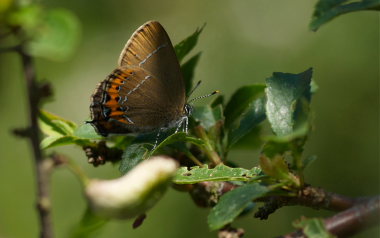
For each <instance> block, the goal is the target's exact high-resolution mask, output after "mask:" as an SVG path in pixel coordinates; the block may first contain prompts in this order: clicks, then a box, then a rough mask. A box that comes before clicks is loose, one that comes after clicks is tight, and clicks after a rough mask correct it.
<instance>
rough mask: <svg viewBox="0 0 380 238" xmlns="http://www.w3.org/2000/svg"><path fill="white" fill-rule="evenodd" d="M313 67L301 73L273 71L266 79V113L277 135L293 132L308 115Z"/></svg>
mask: <svg viewBox="0 0 380 238" xmlns="http://www.w3.org/2000/svg"><path fill="white" fill-rule="evenodd" d="M311 76H312V69H311V68H310V69H308V70H306V71H305V72H302V73H300V74H289V73H273V76H272V77H270V78H268V79H267V80H266V83H267V88H266V90H265V92H266V95H267V103H266V115H267V118H268V120H269V122H270V124H271V127H272V129H273V131H274V133H275V134H276V135H277V136H286V135H289V134H292V133H293V131H294V130H295V129H296V128H297V126H298V124H300V123H304V120H305V117H307V115H305V114H307V111H306V109H305V108H306V106H308V102H309V101H310V99H311V92H310V82H311Z"/></svg>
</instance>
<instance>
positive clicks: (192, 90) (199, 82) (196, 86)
mask: <svg viewBox="0 0 380 238" xmlns="http://www.w3.org/2000/svg"><path fill="white" fill-rule="evenodd" d="M201 83H202V81H201V80H199V81H198V83H197V85H195V87H194V88H193V89H191V91H190V93H189V96H188V98H189V97H190V96H191V95H192V94H193V92H194V91H195V89H197V88H198V87H199V85H201Z"/></svg>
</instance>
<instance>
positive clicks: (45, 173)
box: [18, 48, 53, 238]
mask: <svg viewBox="0 0 380 238" xmlns="http://www.w3.org/2000/svg"><path fill="white" fill-rule="evenodd" d="M18 52H19V53H20V56H21V59H22V66H23V71H24V74H25V79H26V86H27V92H28V103H29V121H30V122H29V123H30V125H29V128H28V130H27V131H28V132H29V138H30V142H31V144H32V149H33V155H34V162H35V163H34V164H35V172H36V180H37V181H36V182H37V209H38V213H39V218H40V229H41V230H40V237H41V238H51V237H53V230H52V221H51V220H52V219H51V213H50V191H49V181H50V179H49V175H50V169H49V166H47V162H46V161H45V160H44V159H43V155H42V151H41V148H40V136H39V126H38V123H37V117H38V113H39V109H38V106H39V101H40V97H39V87H38V85H37V77H36V72H35V68H34V64H33V59H32V57H31V56H30V55H28V54H27V53H26V52H25V50H24V49H23V48H21V49H20V50H19V51H18Z"/></svg>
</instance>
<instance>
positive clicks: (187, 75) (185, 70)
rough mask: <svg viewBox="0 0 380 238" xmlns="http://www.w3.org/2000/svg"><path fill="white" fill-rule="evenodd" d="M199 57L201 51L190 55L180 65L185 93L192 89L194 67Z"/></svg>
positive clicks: (187, 93)
mask: <svg viewBox="0 0 380 238" xmlns="http://www.w3.org/2000/svg"><path fill="white" fill-rule="evenodd" d="M200 57H201V53H198V54H196V55H194V56H193V57H191V58H190V59H189V60H188V61H186V62H185V63H184V64H182V65H181V71H182V74H183V78H184V80H185V87H186V95H187V96H190V95H189V92H190V91H191V90H192V89H193V77H194V71H195V67H196V66H197V64H198V61H199V58H200Z"/></svg>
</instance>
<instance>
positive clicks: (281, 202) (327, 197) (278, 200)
mask: <svg viewBox="0 0 380 238" xmlns="http://www.w3.org/2000/svg"><path fill="white" fill-rule="evenodd" d="M364 200H366V199H365V198H350V197H346V196H343V195H340V194H336V193H332V192H327V191H325V190H324V189H322V188H317V187H312V186H306V187H304V188H303V189H301V190H300V191H299V192H298V195H297V196H295V197H286V196H271V197H265V198H260V199H259V201H261V202H265V205H264V206H263V207H261V208H259V211H257V213H256V214H255V217H256V218H260V219H262V220H263V219H267V218H268V216H269V215H270V214H272V213H273V212H275V211H276V210H277V209H279V208H281V207H283V206H295V205H301V206H305V207H311V208H314V209H325V210H329V211H343V210H345V209H348V208H350V207H352V206H354V205H356V204H358V203H360V202H362V201H364Z"/></svg>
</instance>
